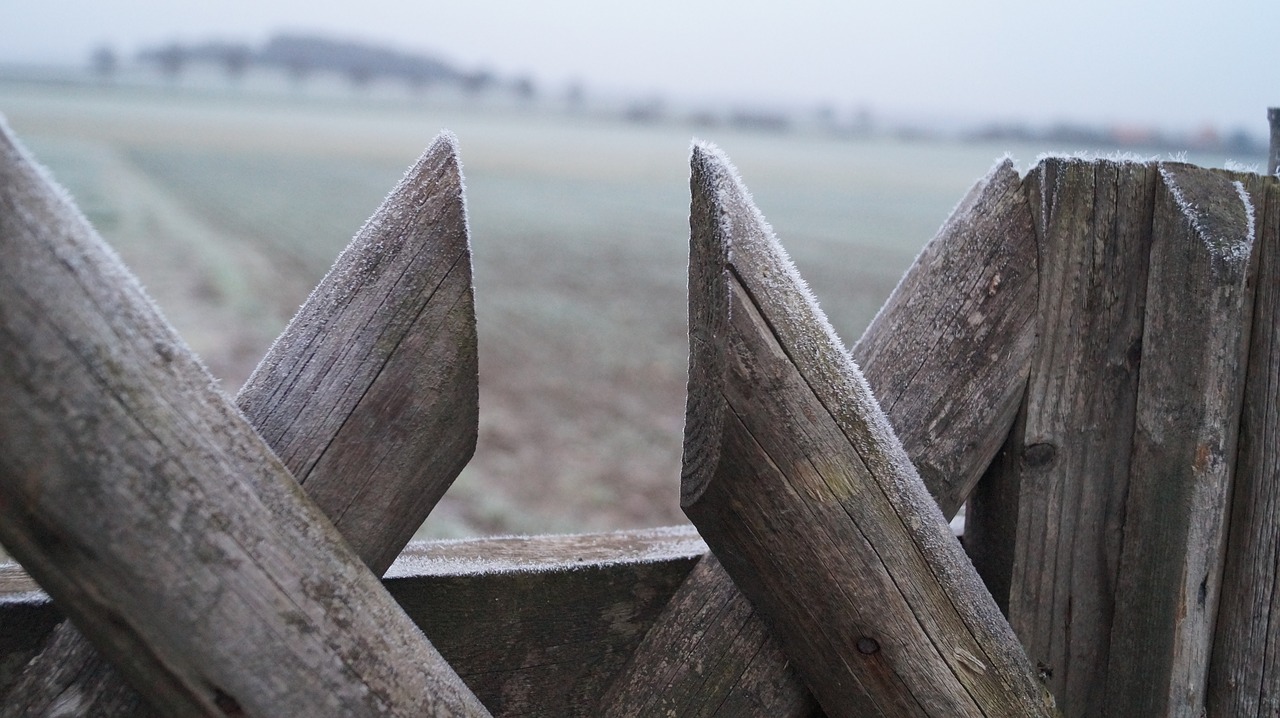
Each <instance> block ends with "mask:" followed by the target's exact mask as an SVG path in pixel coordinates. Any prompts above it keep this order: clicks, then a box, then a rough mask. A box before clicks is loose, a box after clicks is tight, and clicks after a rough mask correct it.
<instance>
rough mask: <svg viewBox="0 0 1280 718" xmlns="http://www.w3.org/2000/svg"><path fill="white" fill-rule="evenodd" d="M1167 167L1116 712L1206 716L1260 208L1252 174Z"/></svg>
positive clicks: (1114, 647)
mask: <svg viewBox="0 0 1280 718" xmlns="http://www.w3.org/2000/svg"><path fill="white" fill-rule="evenodd" d="M1159 173H1160V185H1159V190H1158V192H1157V196H1156V203H1155V212H1154V215H1153V217H1152V247H1151V268H1150V275H1149V278H1148V281H1147V301H1146V312H1145V316H1144V319H1143V339H1142V360H1141V361H1142V372H1141V380H1140V382H1139V386H1138V402H1137V410H1136V414H1135V417H1136V421H1135V429H1134V438H1133V461H1132V462H1131V464H1130V475H1129V496H1128V500H1127V503H1126V506H1125V520H1124V533H1123V536H1124V546H1123V550H1122V553H1121V559H1120V572H1119V580H1118V582H1117V584H1116V596H1115V623H1114V625H1113V628H1112V636H1111V654H1110V657H1109V660H1108V665H1107V676H1106V680H1107V711H1108V714H1109V715H1114V716H1135V715H1163V716H1186V717H1187V718H1197V717H1198V716H1200V715H1203V711H1204V710H1205V684H1206V681H1207V675H1208V669H1209V652H1210V649H1211V647H1212V641H1213V630H1214V619H1215V616H1216V615H1217V608H1218V595H1219V588H1220V586H1221V578H1222V557H1223V553H1224V551H1225V548H1226V519H1227V513H1228V503H1229V499H1230V492H1231V476H1232V473H1233V471H1232V470H1233V466H1234V463H1235V458H1236V433H1237V427H1238V419H1239V416H1240V406H1241V401H1242V396H1243V389H1244V372H1243V369H1244V353H1245V350H1246V342H1247V340H1248V321H1249V313H1250V311H1249V306H1248V304H1247V300H1248V292H1247V291H1246V278H1247V274H1248V268H1249V262H1250V259H1251V248H1252V246H1253V233H1254V226H1253V225H1254V217H1253V211H1252V205H1251V203H1250V200H1249V197H1248V195H1247V193H1246V192H1245V190H1244V188H1243V187H1242V186H1241V185H1240V184H1239V183H1232V182H1231V181H1229V180H1227V179H1226V178H1224V177H1222V176H1221V175H1219V174H1216V173H1214V172H1211V171H1209V170H1205V169H1200V168H1196V167H1192V166H1189V165H1179V164H1162V165H1160V167H1159Z"/></svg>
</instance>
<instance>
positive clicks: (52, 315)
mask: <svg viewBox="0 0 1280 718" xmlns="http://www.w3.org/2000/svg"><path fill="white" fill-rule="evenodd" d="M0 251H2V252H3V254H4V256H5V260H6V261H5V262H4V263H3V264H2V265H0V395H3V396H4V397H5V401H4V402H0V541H3V543H4V545H5V547H6V548H7V549H8V550H9V551H10V552H12V554H13V555H14V556H16V557H17V558H18V559H19V560H20V561H22V562H23V564H24V566H26V567H27V568H28V570H30V571H31V573H32V574H33V575H34V576H35V577H36V578H37V579H38V580H39V581H40V584H41V586H43V587H44V588H45V589H46V590H47V591H48V592H49V593H50V594H51V595H52V596H54V598H55V599H56V600H57V601H58V602H59V604H60V606H61V608H62V609H63V610H65V611H66V612H67V613H68V614H69V615H70V617H71V618H72V619H73V620H74V621H75V622H76V625H77V627H79V628H80V629H81V630H82V631H84V632H85V634H86V635H87V636H88V637H89V638H90V639H91V640H93V641H94V643H95V644H96V645H97V647H98V648H99V649H100V650H101V651H103V653H104V654H106V655H107V656H108V657H109V658H110V659H111V660H112V661H113V662H114V663H115V665H116V666H117V667H118V668H120V669H121V671H122V672H123V673H124V674H125V675H126V676H128V677H129V678H130V680H131V681H132V682H133V683H134V685H136V686H145V687H146V689H147V697H148V699H149V700H150V701H151V702H153V703H154V704H155V705H157V707H160V708H161V710H164V711H166V712H172V713H184V714H208V715H220V714H224V713H226V712H228V711H234V710H243V711H244V712H246V713H247V714H274V715H280V714H294V715H303V714H329V713H335V712H337V713H344V714H350V715H357V714H364V713H375V712H376V713H380V714H386V713H389V714H404V715H408V714H413V715H422V714H484V713H485V711H484V708H483V707H482V706H481V705H480V704H479V702H478V701H477V700H476V699H475V697H474V696H473V695H471V693H470V691H469V690H468V689H467V688H466V686H465V685H464V684H463V683H462V682H461V680H460V679H459V678H458V677H457V676H456V674H454V672H453V671H452V670H451V669H450V668H449V666H448V665H447V664H446V663H445V662H444V660H443V658H441V657H440V655H439V654H438V652H436V651H435V650H434V648H432V647H431V645H430V643H428V642H427V640H426V639H425V637H423V636H422V634H421V633H420V632H419V631H417V630H416V628H415V627H414V626H413V624H412V623H411V622H410V621H409V619H408V618H407V617H406V616H405V615H404V613H403V612H402V611H401V610H400V609H399V608H398V607H397V606H396V604H395V603H394V601H393V600H392V599H391V597H390V596H389V595H388V594H387V593H386V591H385V589H383V588H382V586H381V585H380V584H379V583H378V582H377V580H376V578H375V577H374V576H373V575H372V574H371V573H369V571H368V569H367V568H366V567H365V566H364V565H363V564H362V563H361V562H360V560H359V558H358V557H357V556H356V555H355V554H354V553H353V552H352V551H351V550H350V548H349V547H348V546H347V545H346V544H345V543H344V542H343V541H342V539H341V538H340V536H339V535H338V533H337V532H336V530H334V529H333V527H332V524H331V523H330V522H329V521H328V520H327V519H325V517H324V515H323V514H322V513H320V512H319V511H318V510H317V509H316V508H315V506H314V505H313V504H312V503H311V502H310V501H309V500H307V499H306V497H305V496H304V495H303V493H302V492H301V490H300V489H299V488H298V487H297V484H296V483H295V482H294V481H293V479H292V477H291V476H290V475H289V473H288V471H287V470H286V469H285V467H284V466H283V465H282V464H281V463H280V462H279V460H278V459H277V458H276V457H275V456H274V455H273V454H272V453H271V451H270V450H269V449H268V447H267V446H266V444H265V443H263V442H262V440H261V439H260V438H259V437H258V436H257V434H256V433H255V432H254V431H253V429H252V427H250V426H249V425H248V424H247V423H246V422H245V421H244V419H243V417H242V416H241V415H240V413H239V412H238V411H237V410H236V409H235V407H234V406H233V405H232V404H231V402H230V401H229V400H228V399H227V398H226V397H225V396H223V395H222V394H221V393H220V392H218V391H217V390H216V388H215V387H214V385H213V382H212V379H211V378H210V377H209V376H208V374H207V373H206V372H205V371H204V370H203V368H202V367H200V366H199V363H198V361H197V360H196V359H195V358H194V357H192V356H191V354H190V352H189V350H188V349H186V347H185V346H184V345H183V344H182V342H181V340H180V339H179V338H178V337H177V336H176V334H175V333H174V332H173V330H172V328H171V327H169V326H168V325H167V324H166V323H165V322H164V320H163V319H162V318H161V317H160V315H159V313H158V311H157V310H156V309H155V307H154V305H152V304H151V302H150V301H149V300H148V299H147V298H146V297H145V295H144V294H143V293H142V291H141V289H140V288H138V286H137V284H136V282H135V281H134V280H133V279H132V277H131V276H130V275H129V274H128V271H127V270H126V269H125V268H124V267H123V265H121V264H120V262H119V260H118V258H116V257H115V256H114V254H112V253H111V252H110V250H109V249H107V248H106V246H105V245H104V244H103V243H102V242H101V240H100V239H99V238H97V236H96V235H95V234H94V233H93V231H92V229H91V228H90V227H89V226H88V225H87V223H85V222H84V220H83V218H82V217H81V216H79V214H78V213H77V212H76V211H75V210H74V209H73V208H72V206H71V204H70V202H69V200H68V199H67V198H66V197H65V196H64V195H63V194H61V193H60V192H59V191H57V190H56V189H54V188H53V187H52V186H51V185H50V184H49V183H48V182H47V180H46V178H45V177H44V176H43V175H41V174H40V172H39V171H38V170H36V169H35V168H34V165H33V164H32V163H31V162H30V160H29V158H27V157H26V156H25V154H24V153H23V152H22V151H21V150H20V149H19V148H18V147H17V145H16V144H15V143H14V141H13V140H12V139H11V138H10V136H9V135H8V134H7V133H5V134H4V136H3V138H0ZM245 636H252V637H254V640H244V637H245ZM261 636H274V637H275V640H259V637H261Z"/></svg>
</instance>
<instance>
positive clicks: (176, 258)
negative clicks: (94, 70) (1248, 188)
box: [0, 83, 1040, 536]
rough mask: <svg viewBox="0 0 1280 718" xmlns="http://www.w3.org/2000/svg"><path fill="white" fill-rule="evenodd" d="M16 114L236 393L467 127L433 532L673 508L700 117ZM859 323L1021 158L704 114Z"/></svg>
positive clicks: (134, 106)
mask: <svg viewBox="0 0 1280 718" xmlns="http://www.w3.org/2000/svg"><path fill="white" fill-rule="evenodd" d="M0 112H2V113H4V114H5V115H6V117H7V121H8V123H9V124H10V125H11V126H12V127H13V129H14V130H15V131H16V132H17V133H18V135H19V136H20V137H21V138H22V139H23V140H24V141H25V142H26V143H27V144H28V146H29V148H30V149H31V150H32V151H33V152H34V153H35V154H36V156H37V157H38V158H39V159H40V160H41V161H42V162H43V163H45V164H46V165H47V166H48V167H49V168H50V169H51V170H52V172H53V174H54V176H55V177H56V178H57V179H58V180H59V181H60V182H61V183H63V184H64V185H65V186H67V188H68V189H69V190H70V191H71V193H72V194H73V196H74V197H75V198H76V199H77V201H78V202H79V204H80V205H81V207H82V209H83V210H84V211H85V213H86V214H87V216H88V217H89V219H90V220H91V221H92V222H93V223H94V225H95V226H96V227H97V228H98V229H99V231H100V232H101V233H102V234H103V236H104V237H105V238H106V239H107V240H108V241H109V242H110V243H111V244H113V245H114V246H115V247H116V248H117V249H118V251H119V252H120V254H121V255H122V256H123V257H124V259H125V261H126V262H127V263H128V264H129V265H130V266H131V267H132V268H133V269H134V271H135V272H136V273H137V274H138V275H139V276H140V278H141V279H142V281H143V283H144V285H146V286H147V288H148V290H149V291H150V292H151V293H152V295H153V296H154V298H155V299H156V300H157V302H158V303H159V304H160V306H161V308H162V309H163V310H164V311H165V313H166V314H167V315H168V316H169V318H170V320H171V321H172V322H173V323H174V325H175V326H176V327H177V328H178V330H179V331H180V332H181V333H182V334H183V336H184V337H186V338H187V341H188V342H189V343H190V344H191V346H192V347H193V348H194V349H195V350H196V352H197V353H199V354H200V355H201V356H202V357H203V358H204V359H205V361H206V362H207V363H208V365H209V367H210V369H211V370H212V371H213V372H214V374H215V376H217V377H218V378H219V379H221V380H222V381H223V383H224V385H225V387H226V388H227V389H228V391H230V392H234V391H235V389H236V388H238V386H239V384H240V382H242V381H243V380H244V378H245V377H247V376H248V373H249V372H250V371H251V370H252V368H253V366H254V365H255V364H256V362H257V360H258V358H259V357H260V356H261V355H262V353H263V352H264V351H265V349H266V347H267V345H268V344H269V343H270V342H271V340H272V339H273V338H274V337H275V336H276V334H277V333H278V332H279V331H280V330H281V329H282V328H283V326H284V324H285V322H286V321H287V320H288V319H289V317H290V316H291V314H292V313H293V311H294V310H295V309H296V307H297V306H298V305H299V304H300V303H301V302H302V301H303V299H304V298H305V296H306V294H307V292H308V291H309V290H310V288H311V287H312V286H313V285H314V284H315V283H316V282H317V281H318V280H319V278H320V277H321V276H322V275H323V273H324V272H325V271H326V270H327V268H328V267H329V264H330V263H331V262H332V260H333V258H334V257H335V256H336V255H337V253H338V252H339V251H340V250H341V249H342V247H343V246H344V245H345V244H346V242H347V241H348V239H349V238H350V237H351V236H352V235H353V234H354V232H355V231H356V230H357V229H358V228H359V227H360V225H361V224H362V222H363V221H364V219H365V218H366V217H367V216H368V215H369V214H371V213H372V211H373V210H374V208H375V207H376V206H377V204H378V202H379V201H380V200H381V199H382V197H383V196H384V195H385V194H386V193H387V192H388V191H389V190H390V189H391V187H392V186H393V185H394V184H395V182H396V181H397V180H398V179H399V177H400V176H401V174H402V173H403V171H404V170H405V168H407V167H408V166H409V165H410V164H411V163H412V162H413V160H414V159H415V158H416V157H417V156H418V154H419V153H420V152H421V151H422V150H423V149H424V148H425V147H426V146H427V144H428V143H429V142H430V140H431V139H432V137H433V136H434V135H435V133H436V132H437V131H438V130H440V129H441V128H448V129H451V130H453V131H454V132H455V133H457V135H458V136H459V139H460V144H461V152H462V160H463V169H464V174H465V178H466V184H467V201H468V211H469V218H470V226H471V237H472V244H473V248H474V260H475V283H476V304H477V307H476V311H477V319H478V322H479V339H480V373H481V388H480V400H481V406H480V441H479V446H478V449H477V452H476V456H475V459H474V460H473V461H472V463H471V465H470V466H469V467H468V468H467V469H466V471H465V472H464V474H463V476H462V477H461V478H460V479H459V480H458V483H457V484H456V485H455V486H454V488H453V489H452V490H451V491H450V493H449V495H448V496H447V497H446V499H445V500H444V502H442V504H441V505H440V506H439V507H438V508H437V510H436V512H435V513H434V514H433V515H432V517H431V518H430V519H429V520H428V522H427V524H426V525H425V526H424V529H423V534H425V535H434V536H464V535H477V534H488V533H495V532H549V531H551V532H570V531H583V530H597V529H612V528H626V527H637V526H651V525H661V524H670V523H678V522H683V520H684V519H683V516H682V515H681V513H680V511H679V508H678V501H677V495H678V483H679V478H678V477H679V453H680V443H681V429H682V422H683V411H684V404H683V402H684V380H685V350H686V337H685V296H684V292H685V262H686V252H687V241H688V219H687V213H688V203H689V198H688V170H687V157H688V148H689V142H690V139H691V136H692V135H693V134H694V133H693V132H692V131H691V130H689V129H687V128H682V127H674V126H643V127H642V126H634V125H626V124H621V123H618V122H615V121H609V120H604V119H592V118H583V117H566V116H562V115H547V114H541V115H539V114H533V113H524V114H518V113H514V112H513V111H512V110H505V111H490V112H487V113H486V112H481V111H479V110H474V109H472V110H468V109H466V108H457V107H454V108H452V109H432V108H430V107H409V106H403V105H400V106H389V105H382V106H374V105H373V104H372V103H364V104H362V103H361V102H359V101H358V99H350V100H347V101H335V100H328V101H315V100H304V99H299V98H292V99H291V98H288V97H278V98H262V97H258V98H248V97H239V96H236V95H234V94H226V93H223V94H218V95H212V94H210V95H200V94H194V93H177V92H165V91H163V90H162V89H160V90H157V89H152V90H136V89H135V90H127V89H113V88H84V87H81V88H56V87H41V86H34V85H16V84H4V83H0ZM700 134H702V135H703V138H704V139H707V140H712V141H715V142H717V143H719V144H720V145H721V146H722V147H723V148H724V149H725V150H726V152H727V153H728V154H729V156H730V157H732V158H733V159H734V161H735V162H736V163H737V164H738V166H739V169H740V170H741V172H742V175H743V178H744V179H745V181H746V183H747V185H748V186H749V187H750V188H751V190H752V192H753V194H754V196H755V199H756V201H757V203H758V204H759V206H760V208H761V209H762V211H763V212H764V213H765V215H766V216H767V217H768V218H769V220H770V221H771V223H772V224H773V226H774V228H775V230H776V231H777V233H778V235H779V237H780V238H781V240H782V242H783V244H784V245H785V246H786V247H787V248H788V249H789V251H790V252H791V254H792V256H793V258H794V259H795V261H796V264H797V265H798V267H799V269H800V272H801V274H802V275H803V276H804V277H805V278H806V279H807V280H808V281H809V283H810V285H811V287H812V288H813V290H814V292H815V294H816V295H817V296H818V298H819V300H820V301H821V302H822V305H823V307H824V309H825V310H826V311H827V312H828V314H829V315H830V318H831V320H832V323H833V325H834V326H835V328H836V330H837V331H838V332H839V333H840V334H841V336H842V337H843V338H844V339H845V341H846V342H852V340H854V339H856V337H857V335H858V334H859V333H860V332H861V330H862V328H863V327H864V326H865V324H866V323H867V322H868V321H869V320H870V318H871V317H872V315H873V314H874V312H875V310H876V308H877V307H878V306H879V304H880V303H881V302H882V301H883V299H884V298H885V297H886V296H887V295H888V293H889V292H890V290H891V289H892V288H893V286H894V284H895V283H896V282H897V279H898V277H899V276H900V275H901V273H902V271H903V270H904V269H905V268H906V267H907V265H908V264H909V263H910V261H911V260H912V258H913V257H914V256H915V254H916V252H917V251H918V250H919V249H920V247H921V246H922V245H923V243H924V242H925V241H927V240H928V239H929V237H930V236H932V234H933V232H934V231H935V229H936V228H937V226H938V225H939V224H940V223H941V222H942V221H943V220H944V219H945V218H946V216H947V214H948V213H949V211H950V209H951V207H953V206H954V205H955V203H956V202H958V201H959V200H960V198H961V197H962V196H963V195H964V193H965V191H966V190H967V189H968V187H969V186H970V185H971V184H972V183H973V182H974V181H975V180H976V179H977V178H979V177H980V176H981V175H983V174H984V173H985V171H986V170H987V169H988V167H989V166H990V165H991V164H992V162H993V161H994V160H995V159H997V158H998V157H1000V156H1002V155H1003V154H1004V153H1005V152H1006V151H1012V152H1014V153H1015V157H1016V158H1017V159H1019V160H1021V161H1022V162H1023V164H1024V166H1025V164H1026V163H1028V162H1029V161H1032V160H1034V158H1035V154H1036V153H1037V152H1038V149H1040V148H1026V147H1022V148H1019V147H995V146H974V145H950V144H941V143H914V144H913V143H903V142H895V141H889V140H883V139H877V140H836V139H829V138H821V137H804V136H772V135H757V134H744V133H738V132H732V131H728V130H701V131H700Z"/></svg>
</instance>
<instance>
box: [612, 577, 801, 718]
mask: <svg viewBox="0 0 1280 718" xmlns="http://www.w3.org/2000/svg"><path fill="white" fill-rule="evenodd" d="M600 714H601V715H604V716H617V717H618V718H622V717H624V716H650V715H652V716H665V715H678V716H688V717H689V718H694V717H695V716H713V715H726V716H764V715H770V716H809V715H820V714H821V710H820V709H819V708H818V704H817V701H815V700H814V698H813V696H812V694H810V693H809V689H808V688H807V687H805V685H804V683H803V682H802V681H801V680H800V677H799V675H797V674H796V672H795V669H794V668H793V667H791V666H790V665H789V664H788V662H787V657H786V655H785V654H784V653H783V652H782V648H781V647H780V646H779V645H778V642H777V641H776V640H774V638H773V636H772V635H771V634H770V633H769V631H768V629H767V628H766V627H765V624H764V621H763V620H762V619H760V618H759V616H757V615H756V612H755V608H754V607H753V606H752V605H751V602H750V601H748V600H747V597H746V596H744V595H742V592H741V591H739V590H738V588H737V586H735V585H734V584H733V580H732V579H730V578H729V575H728V574H727V573H725V571H724V568H723V567H721V566H720V562H719V561H717V560H716V558H715V556H714V555H712V554H706V555H705V556H703V557H702V559H701V560H700V561H699V562H698V565H697V566H696V567H694V569H693V571H691V572H690V573H689V575H688V576H687V577H686V578H685V580H684V582H683V583H681V585H680V589H679V590H678V591H677V592H676V594H675V596H673V597H672V599H671V601H670V602H669V603H668V604H667V606H666V607H665V608H664V609H663V611H662V614H661V616H660V617H659V619H658V621H657V622H656V623H655V624H654V625H653V627H652V628H650V629H649V632H648V633H647V634H646V635H645V637H644V641H643V642H641V644H640V646H639V647H638V648H637V650H636V652H635V654H634V655H633V656H632V657H631V659H630V660H629V661H628V662H627V664H626V666H625V668H624V669H623V670H622V671H620V672H619V674H618V676H617V679H616V680H615V681H614V682H613V684H612V685H610V686H609V692H608V693H607V694H605V697H604V698H603V699H602V700H601V705H600Z"/></svg>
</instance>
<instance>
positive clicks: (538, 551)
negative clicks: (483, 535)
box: [0, 526, 707, 718]
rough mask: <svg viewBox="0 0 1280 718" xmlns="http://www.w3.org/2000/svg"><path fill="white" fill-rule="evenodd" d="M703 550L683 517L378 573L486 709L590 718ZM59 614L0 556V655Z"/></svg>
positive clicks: (503, 543)
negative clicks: (671, 523)
mask: <svg viewBox="0 0 1280 718" xmlns="http://www.w3.org/2000/svg"><path fill="white" fill-rule="evenodd" d="M706 550H707V547H706V544H705V543H703V542H702V540H701V539H700V538H699V537H698V534H697V532H696V531H695V530H694V529H693V527H691V526H682V527H672V528H665V529H645V530H636V531H620V532H616V533H607V534H589V535H583V536H531V537H505V538H487V539H469V540H465V541H438V542H437V541H432V542H424V541H417V542H413V543H411V544H409V546H408V547H406V548H405V550H404V552H402V553H401V554H400V556H399V557H398V558H397V559H396V562H395V563H393V564H392V565H391V568H390V569H389V570H388V571H387V574H386V577H385V578H384V579H383V582H384V584H385V585H386V586H387V588H388V590H389V591H390V592H391V594H392V595H393V596H394V597H395V598H396V600H397V601H398V602H399V603H400V604H401V605H402V606H403V607H404V610H405V611H406V613H407V614H408V615H409V617H410V618H412V619H413V621H414V622H415V623H417V624H418V625H419V626H420V627H421V628H422V629H423V631H424V632H426V634H427V635H428V636H429V637H430V638H431V641H432V643H433V644H434V645H435V646H436V647H437V648H438V649H439V650H440V652H441V653H442V654H443V655H444V656H445V658H446V659H448V661H449V663H450V665H452V666H454V667H455V669H457V670H458V672H459V674H460V675H461V676H462V677H463V679H464V680H465V681H466V682H467V685H469V686H470V687H471V688H472V689H473V690H474V691H475V693H476V694H477V695H478V696H479V697H480V698H481V699H482V700H483V701H484V703H485V704H486V705H487V706H489V707H491V708H492V710H493V712H494V715H496V716H529V715H540V716H582V717H583V718H592V717H593V716H596V715H598V714H597V713H595V712H594V705H595V701H596V699H597V698H598V696H599V694H600V692H601V691H602V690H603V689H604V686H605V685H606V684H607V682H608V681H609V680H610V679H611V678H612V677H613V674H614V673H616V671H617V670H618V668H619V666H620V665H621V664H622V662H623V661H624V660H625V659H626V657H627V656H629V655H630V654H631V652H632V651H633V650H634V648H635V646H636V644H637V643H638V642H639V641H640V639H641V637H642V636H643V635H644V634H645V632H646V631H647V629H648V628H649V626H650V625H651V624H652V622H653V620H654V618H655V617H656V616H657V614H658V611H660V610H661V609H662V607H663V606H664V605H665V604H666V603H667V601H668V600H670V599H671V596H672V593H673V592H674V591H675V590H676V588H677V586H679V585H681V582H682V581H683V579H684V578H685V576H687V575H688V573H689V571H690V569H692V568H693V566H694V564H695V563H696V562H697V561H698V559H699V558H700V557H701V556H703V555H704V554H705V552H706ZM60 616H61V614H60V613H59V612H58V610H57V607H56V606H55V605H54V604H53V603H52V602H51V601H49V599H48V596H46V595H44V594H43V593H42V592H41V591H40V590H39V587H38V586H37V585H36V584H35V582H34V581H32V580H31V579H30V578H28V577H27V576H26V575H25V574H24V573H22V571H21V569H19V568H18V567H17V566H16V565H13V564H9V565H7V566H6V565H0V626H3V627H4V629H5V630H4V631H3V632H0V649H3V650H0V663H3V662H4V661H6V660H8V658H9V656H10V655H13V654H14V653H23V652H27V653H29V652H30V651H31V650H34V648H35V647H36V646H38V645H39V644H40V643H41V642H42V641H44V640H45V639H46V637H47V636H48V634H49V633H50V631H51V627H52V626H53V625H54V624H55V623H56V622H57V621H58V619H59V617H60ZM19 627H25V630H17V629H18V628H19Z"/></svg>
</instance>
